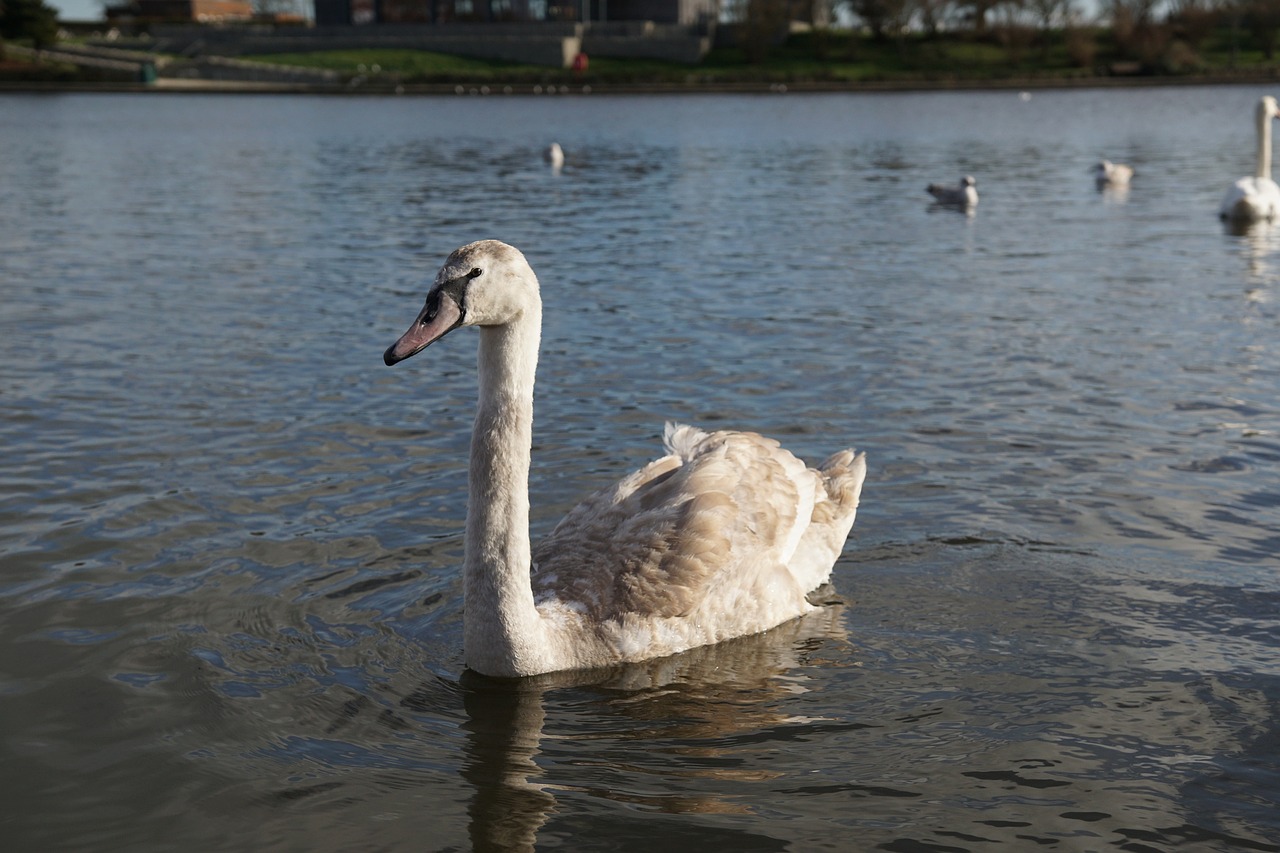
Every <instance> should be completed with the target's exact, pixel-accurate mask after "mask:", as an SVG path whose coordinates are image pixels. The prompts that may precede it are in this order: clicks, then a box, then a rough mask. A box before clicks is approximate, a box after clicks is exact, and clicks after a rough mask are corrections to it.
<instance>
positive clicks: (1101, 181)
mask: <svg viewBox="0 0 1280 853" xmlns="http://www.w3.org/2000/svg"><path fill="white" fill-rule="evenodd" d="M1092 171H1093V180H1094V182H1095V183H1096V184H1097V185H1098V189H1104V188H1106V187H1127V186H1129V179H1130V178H1132V177H1133V175H1134V171H1133V167H1132V166H1126V165H1125V164H1123V163H1112V162H1111V161H1110V160H1099V161H1098V164H1097V165H1096V166H1094V167H1093V170H1092Z"/></svg>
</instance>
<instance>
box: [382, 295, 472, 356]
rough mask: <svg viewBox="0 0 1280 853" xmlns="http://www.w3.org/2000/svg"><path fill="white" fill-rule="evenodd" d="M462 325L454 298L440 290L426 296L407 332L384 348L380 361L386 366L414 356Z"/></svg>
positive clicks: (459, 310) (460, 314)
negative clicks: (425, 300) (425, 301)
mask: <svg viewBox="0 0 1280 853" xmlns="http://www.w3.org/2000/svg"><path fill="white" fill-rule="evenodd" d="M460 325H462V309H461V308H460V307H458V303H457V302H454V301H453V297H451V296H449V295H448V294H446V293H442V292H440V291H438V290H437V291H435V292H433V293H432V294H431V295H430V296H428V297H427V304H426V305H424V306H423V307H422V310H421V311H420V312H418V318H417V319H416V320H414V321H413V325H412V326H410V327H409V331H407V332H405V333H404V334H403V335H401V336H400V340H398V341H396V342H395V343H394V344H392V345H391V346H389V347H387V351H386V352H384V353H383V354H382V360H383V362H385V363H386V365H387V366H388V367H390V366H391V365H393V364H395V363H396V362H400V361H404V360H405V359H406V358H409V357H410V356H414V355H417V354H418V353H420V352H422V351H423V350H424V349H426V348H427V347H428V346H430V345H431V344H433V343H434V342H436V341H438V340H439V339H440V338H443V337H444V336H445V335H446V334H448V333H449V332H451V331H453V330H454V329H456V328H458V326H460Z"/></svg>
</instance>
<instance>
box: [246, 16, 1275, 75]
mask: <svg viewBox="0 0 1280 853" xmlns="http://www.w3.org/2000/svg"><path fill="white" fill-rule="evenodd" d="M1039 39H1040V36H1039V35H1038V34H1036V33H1034V32H1031V31H1021V32H1014V33H1012V34H1008V35H1007V36H1006V37H1005V38H1004V39H1001V38H1000V37H999V36H998V34H991V35H989V36H987V37H984V38H977V37H975V36H973V35H972V34H967V33H961V34H948V35H944V36H940V37H934V38H930V37H927V36H924V35H922V34H911V35H908V36H906V37H904V38H902V39H898V40H893V39H890V40H885V41H875V40H873V39H871V38H868V37H866V36H863V35H860V34H854V33H848V32H826V33H807V34H799V35H794V36H792V37H791V38H789V39H788V40H787V41H786V42H785V43H783V44H781V45H777V46H773V47H771V48H770V49H769V50H768V51H767V53H766V54H765V55H764V56H763V57H762V58H760V59H759V60H757V61H753V60H752V59H751V58H750V57H749V56H748V53H747V51H746V50H744V49H742V48H720V49H717V50H713V51H712V52H711V53H710V54H708V55H707V57H706V58H705V59H704V60H703V61H702V62H701V63H699V64H698V65H693V66H689V65H680V64H676V63H667V62H659V61H654V60H630V59H609V58H606V57H597V58H593V59H592V60H591V65H590V69H589V71H588V72H587V73H586V74H584V75H580V76H575V75H573V74H572V73H571V72H569V71H566V70H563V69H555V68H545V67H541V66H532V65H519V64H514V63H506V62H492V61H486V60H480V59H469V58H465V57H458V56H448V55H444V54H438V53H429V52H426V51H417V50H403V49H365V50H334V51H318V52H314V53H293V54H275V55H266V56H253V57H246V58H252V59H254V60H257V61H261V62H274V63H279V64H282V65H300V66H306V67H311V68H325V69H329V70H333V71H338V72H340V73H343V74H350V75H352V76H355V75H365V76H366V77H367V78H375V79H377V78H379V77H381V78H385V79H387V80H388V81H394V82H403V83H477V84H479V83H531V82H540V83H561V84H562V83H663V84H673V85H679V84H702V85H715V84H717V83H749V82H780V83H792V82H799V83H804V82H830V83H866V82H881V81H905V82H930V81H934V82H942V81H958V82H965V81H967V82H977V81H984V80H1008V79H1028V78H1032V79H1050V80H1052V79H1064V80H1065V79H1071V78H1085V77H1096V76H1107V75H1109V74H1112V73H1113V72H1115V71H1116V70H1117V69H1118V68H1120V67H1121V66H1119V65H1116V64H1115V63H1120V62H1125V63H1127V65H1128V66H1130V70H1134V69H1136V70H1137V71H1138V73H1142V74H1148V75H1151V74H1155V75H1168V74H1191V73H1208V72H1214V71H1227V70H1230V71H1238V72H1252V73H1258V72H1266V71H1272V70H1275V69H1277V68H1280V65H1278V64H1277V63H1276V62H1275V61H1272V60H1268V59H1267V58H1266V57H1265V56H1264V55H1263V54H1262V52H1261V51H1258V50H1254V49H1247V48H1248V47H1249V46H1248V45H1247V44H1246V45H1243V47H1245V48H1246V49H1241V50H1238V51H1236V53H1235V57H1234V62H1233V61H1232V55H1231V45H1230V41H1231V35H1230V33H1228V32H1226V31H1225V30H1224V31H1221V32H1218V33H1215V34H1213V36H1212V37H1210V38H1208V39H1206V40H1205V42H1204V43H1203V47H1202V49H1201V52H1197V51H1194V50H1192V49H1191V48H1190V47H1188V46H1187V45H1185V44H1184V43H1181V42H1178V41H1177V40H1176V39H1172V38H1170V39H1168V40H1167V41H1166V44H1164V46H1163V47H1161V48H1160V49H1159V50H1156V51H1152V50H1150V49H1149V50H1148V51H1147V52H1148V53H1149V54H1150V55H1148V56H1147V57H1145V59H1138V60H1136V61H1135V60H1134V58H1133V57H1132V56H1129V55H1127V54H1126V53H1124V52H1122V51H1120V50H1119V49H1118V48H1117V47H1116V44H1115V41H1114V39H1113V38H1112V37H1111V35H1110V33H1108V32H1105V31H1100V30H1096V31H1087V32H1084V33H1077V34H1076V35H1075V36H1074V42H1072V44H1070V45H1069V43H1068V37H1067V35H1066V34H1064V33H1061V32H1055V33H1051V34H1050V37H1049V43H1048V44H1047V45H1044V44H1042V43H1041V42H1040V40H1039ZM1081 44H1084V45H1086V48H1087V49H1085V50H1083V51H1082V49H1081V47H1080V45H1081ZM1073 56H1074V57H1076V58H1073ZM1082 57H1083V58H1082Z"/></svg>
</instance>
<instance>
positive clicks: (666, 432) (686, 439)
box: [662, 421, 710, 460]
mask: <svg viewBox="0 0 1280 853" xmlns="http://www.w3.org/2000/svg"><path fill="white" fill-rule="evenodd" d="M709 435H710V433H707V432H704V431H703V430H700V429H698V428H697V427H691V426H689V425H688V424H678V423H675V422H674V421H667V424H666V426H665V427H664V428H663V430H662V443H663V445H665V446H666V448H667V452H668V453H674V454H675V455H676V456H679V457H680V458H681V459H686V460H687V459H689V458H691V457H692V456H693V455H694V454H695V453H696V452H697V451H696V448H697V446H698V445H699V444H701V443H702V442H703V441H704V440H705V439H706V438H707V437H708V436H709Z"/></svg>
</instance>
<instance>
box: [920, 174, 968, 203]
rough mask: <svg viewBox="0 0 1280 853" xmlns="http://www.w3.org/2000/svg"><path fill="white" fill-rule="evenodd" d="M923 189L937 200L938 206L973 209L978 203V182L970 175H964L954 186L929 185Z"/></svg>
mask: <svg viewBox="0 0 1280 853" xmlns="http://www.w3.org/2000/svg"><path fill="white" fill-rule="evenodd" d="M925 189H926V190H928V191H929V195H931V196H933V197H934V198H935V199H937V201H938V203H939V204H954V205H960V206H963V207H973V206H974V205H975V204H977V203H978V182H977V181H975V180H974V179H973V176H972V175H965V176H964V177H963V178H961V179H960V183H959V184H957V185H956V186H948V185H946V184H929V186H927V187H925Z"/></svg>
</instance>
